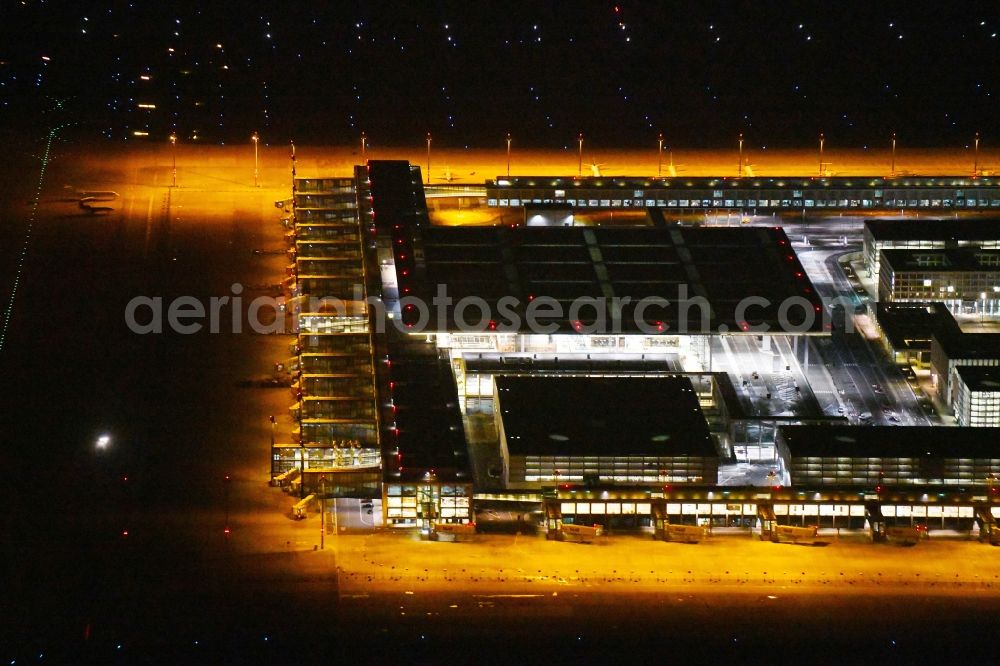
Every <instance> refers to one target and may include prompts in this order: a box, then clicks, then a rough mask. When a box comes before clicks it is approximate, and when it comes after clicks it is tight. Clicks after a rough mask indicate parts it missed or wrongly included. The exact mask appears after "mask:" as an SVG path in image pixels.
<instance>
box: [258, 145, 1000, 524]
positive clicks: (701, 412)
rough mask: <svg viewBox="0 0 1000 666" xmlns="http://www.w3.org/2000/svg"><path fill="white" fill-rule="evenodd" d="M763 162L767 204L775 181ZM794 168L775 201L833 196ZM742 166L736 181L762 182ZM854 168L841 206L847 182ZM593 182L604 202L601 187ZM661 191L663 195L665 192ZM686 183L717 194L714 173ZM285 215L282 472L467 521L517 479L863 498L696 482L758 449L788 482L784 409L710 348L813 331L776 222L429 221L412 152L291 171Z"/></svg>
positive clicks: (388, 514)
mask: <svg viewBox="0 0 1000 666" xmlns="http://www.w3.org/2000/svg"><path fill="white" fill-rule="evenodd" d="M522 180H523V182H522ZM522 180H518V181H517V187H515V183H513V182H512V183H509V184H507V185H504V184H502V183H500V182H499V181H491V182H490V183H489V184H488V187H487V189H488V195H487V196H488V197H493V194H494V193H499V192H500V190H501V189H502V190H503V193H504V195H505V196H504V198H506V204H501V203H500V198H499V196H500V195H499V194H497V197H498V200H497V202H496V205H497V206H498V207H499V206H501V205H506V206H511V205H513V200H514V199H515V198H516V199H518V203H517V205H520V206H525V201H524V198H525V191H526V190H525V188H528V189H530V188H532V187H536V185H537V184H533V183H531V181H530V180H529V179H522ZM986 180H988V179H980V181H977V183H976V184H975V188H979V189H975V190H970V191H974V192H975V193H976V195H977V196H976V198H975V199H972V198H964V199H962V200H961V201H962V203H963V205H967V204H966V203H965V202H966V201H975V202H976V203H975V205H976V206H979V205H980V198H979V195H982V196H983V197H985V198H983V199H982V200H981V201H982V202H984V204H983V205H986V206H987V207H988V206H989V205H990V201H992V199H990V197H992V196H994V195H993V194H992V193H991V190H990V189H989V187H992V184H991V183H987V182H986ZM762 183H763V181H762ZM705 184H706V185H707V184H708V183H707V181H706V183H705ZM609 185H610V181H609ZM746 185H748V183H743V182H740V181H735V182H728V183H727V182H726V181H721V180H720V181H719V182H718V183H715V184H712V185H711V187H716V186H718V187H719V188H721V189H722V190H723V194H722V195H720V196H721V198H722V203H721V204H719V205H722V206H726V205H727V204H726V201H727V196H729V195H730V194H731V195H732V196H733V205H734V206H736V205H737V202H740V201H742V202H744V204H746V203H749V202H750V201H751V198H750V195H749V193H748V192H742V191H741V190H740V188H741V187H744V186H746ZM799 185H800V184H797V183H791V182H789V183H787V187H792V188H796V187H798V186H799ZM814 185H815V183H814ZM842 185H846V183H844V184H842ZM877 185H878V189H879V195H878V197H876V195H875V192H874V188H875V185H870V187H871V188H873V190H872V192H871V193H870V196H871V197H872V201H873V202H874V201H876V200H877V201H880V202H882V203H883V204H885V203H888V202H892V205H896V202H897V197H898V196H903V195H901V194H899V193H898V192H896V191H895V190H894V189H892V188H889V189H885V188H886V186H885V184H883V183H878V184H877ZM939 185H941V184H939V183H936V182H931V181H927V182H924V183H923V184H922V185H921V186H922V187H923V186H926V187H938V186H939ZM767 186H768V188H772V189H775V196H778V197H779V198H778V199H775V201H778V202H779V205H778V207H780V202H781V201H782V199H781V198H780V197H781V196H784V194H783V192H779V191H778V188H783V187H786V184H785V183H782V184H778V183H777V182H774V183H770V182H769V183H768V184H767ZM801 186H802V187H803V191H802V192H799V191H798V190H797V189H793V190H792V191H791V192H789V193H788V196H789V202H790V204H789V205H790V206H791V205H795V206H798V205H801V206H804V207H807V204H806V202H807V201H812V203H813V205H814V206H815V207H817V208H819V207H827V205H826V204H822V205H821V204H819V203H818V202H819V201H820V200H823V201H829V202H834V201H835V202H837V203H836V204H830V205H829V206H830V207H832V206H833V205H839V204H840V203H841V199H840V197H841V196H848V193H847V191H846V190H843V189H840V190H836V193H835V194H834V190H835V189H836V188H834V187H833V185H829V186H828V185H826V184H823V183H820V184H819V185H817V186H816V187H814V189H812V190H810V189H808V188H805V181H803V183H802V184H801ZM820 186H821V187H820ZM838 186H839V185H838ZM544 187H546V188H548V187H552V188H553V192H552V193H551V196H550V197H549V198H550V199H551V201H546V197H545V196H541V197H538V198H539V199H540V201H538V202H535V198H536V197H534V196H532V197H531V198H530V201H531V206H532V207H535V206H540V207H541V209H547V207H549V206H551V207H552V209H559V208H560V207H563V206H571V201H573V200H574V199H575V202H574V203H572V207H579V208H582V207H588V208H589V207H590V202H591V199H590V197H591V193H589V192H585V191H584V189H583V188H585V187H597V188H603V189H607V188H606V187H605V185H603V184H602V183H600V182H596V181H594V182H590V181H589V180H588V179H583V180H579V179H572V180H567V181H565V182H555V183H550V184H547V185H545V186H544ZM561 187H566V188H567V189H568V188H569V187H574V188H577V190H576V192H577V194H576V196H575V197H574V198H570V197H568V196H567V195H566V193H565V192H561V193H559V194H558V195H557V193H556V192H555V190H556V189H561ZM643 187H645V188H646V189H647V190H650V188H651V187H652V186H650V185H644V186H643ZM683 187H684V188H694V185H684V186H683ZM754 187H757V186H756V185H752V184H751V185H750V189H753V188H754ZM759 187H761V189H760V190H754V191H755V192H759V193H758V194H756V195H755V196H754V197H753V199H752V200H755V201H757V203H758V205H759V204H760V202H761V201H762V196H763V194H765V192H764V190H765V189H767V188H765V187H764V185H763V184H761V185H760V186H759ZM827 187H830V188H831V189H823V188H827ZM852 187H853V184H852ZM858 187H859V192H858V194H857V195H858V196H859V197H861V198H859V199H858V201H859V202H860V203H859V207H864V205H863V202H864V201H865V199H864V198H863V197H865V196H869V193H868V192H867V191H861V190H864V188H863V187H861V186H860V185H859V186H858ZM949 187H950V186H949ZM962 187H963V188H964V187H967V186H962ZM490 188H494V189H493V190H490ZM614 188H618V189H620V190H621V192H623V193H624V192H627V191H628V190H629V189H631V194H632V195H633V196H632V197H631V201H632V203H631V204H629V206H633V207H635V206H641V207H653V208H658V207H659V203H658V202H659V201H661V199H660V196H661V193H659V192H655V191H653V190H650V191H649V192H648V193H647V192H645V191H644V192H643V193H642V194H641V195H639V194H636V189H637V183H634V182H631V181H629V182H627V183H618V184H615V185H614ZM727 188H728V189H727ZM817 188H819V189H817ZM515 189H518V196H517V197H513V196H512V193H513V192H514V190H515ZM653 189H655V188H653ZM897 189H898V188H897ZM689 191H690V192H692V194H689V195H688V196H689V197H692V196H694V195H695V194H698V193H697V192H696V191H695V189H691V190H689ZM796 192H798V195H797V196H796ZM819 192H828V193H830V194H829V196H828V197H827V198H825V199H823V198H822V197H821V196H820V195H819ZM771 194H772V193H771V192H770V191H769V190H768V191H767V192H766V195H767V197H768V202H770V201H771V199H770V197H771ZM594 196H596V197H597V204H596V205H595V206H596V207H598V208H604V207H605V206H604V204H603V201H604V200H603V199H602V198H601V196H603V195H601V194H600V193H597V192H596V191H595V193H594ZM609 196H610V195H609ZM662 196H663V197H664V198H663V199H662V201H663V202H664V207H665V208H670V207H671V206H670V202H671V201H672V200H673V199H672V198H671V197H674V196H677V197H679V196H680V195H679V194H678V193H671V192H666V191H664V192H663V193H662ZM647 197H651V198H647ZM851 197H853V195H850V196H848V198H847V199H845V201H847V204H845V205H847V206H850V205H851V204H850V202H851V201H853V198H851ZM952 197H954V194H953V195H952ZM800 199H801V200H800ZM637 200H638V201H639V202H640V204H636V203H635V202H636V201H637ZM693 200H694V199H692V198H688V199H687V201H688V204H689V205H690V203H691V201H693ZM705 200H709V201H711V204H712V205H716V204H715V192H714V191H712V192H711V194H709V195H707V196H706V197H702V203H703V204H704V201H705ZM582 201H586V203H585V204H581V202H582ZM608 201H609V203H608V204H607V207H608V208H614V207H616V206H615V204H613V203H610V202H612V201H614V199H609V200H608ZM621 201H622V202H623V203H622V204H621V205H622V207H625V204H624V201H625V198H622V199H621ZM648 201H652V202H653V203H652V204H648ZM679 201H680V199H678V204H679ZM907 201H909V199H907ZM917 201H918V202H919V201H920V200H919V199H918V200H917ZM942 201H943V200H942ZM951 201H955V199H954V198H952V199H951ZM997 201H998V206H1000V194H997ZM647 204H648V205H647ZM942 205H943V204H942ZM572 207H571V210H572V209H573V208H572ZM678 207H679V206H678ZM526 210H527V207H526ZM291 218H292V221H291V225H292V229H291V230H290V233H289V241H290V243H291V244H292V246H293V250H292V252H291V254H290V256H291V258H292V264H290V266H289V271H288V279H287V280H286V283H285V287H286V297H287V299H288V300H287V302H288V304H289V308H288V309H289V316H290V317H291V318H292V320H293V322H294V325H295V326H296V331H297V343H296V346H295V349H294V350H293V351H294V352H295V353H296V356H297V369H296V374H295V383H294V385H293V387H292V391H293V396H294V404H293V405H292V407H291V412H290V413H291V415H292V417H293V419H295V422H296V428H295V429H294V431H293V436H292V441H291V442H287V443H282V442H276V443H275V444H274V447H273V452H272V453H273V455H272V459H273V462H272V476H274V477H280V476H282V475H290V476H295V475H296V470H297V474H298V475H299V476H300V477H301V479H300V481H299V483H300V484H301V493H303V494H305V493H319V494H321V495H323V496H326V497H338V496H339V497H371V498H376V499H378V498H380V499H381V500H382V510H383V519H384V524H385V525H387V526H399V527H420V528H422V529H425V530H434V529H436V527H435V526H436V525H441V524H447V523H469V522H471V521H473V520H474V518H475V513H474V506H473V503H474V493H475V492H477V491H479V492H480V493H481V495H480V497H481V500H480V501H484V499H490V498H492V499H495V500H505V498H506V499H510V498H512V497H517V498H520V500H522V501H527V502H534V503H538V504H540V505H542V506H543V507H544V511H545V512H546V516H547V519H548V520H549V521H550V522H549V523H548V524H549V525H550V528H551V527H552V526H553V525H555V526H556V529H558V526H559V525H561V524H563V522H566V523H567V524H572V523H573V522H580V521H588V520H598V521H600V520H602V518H595V517H596V516H604V517H607V516H620V518H616V519H615V520H618V521H620V522H622V524H627V525H634V526H641V525H652V524H653V523H654V522H656V520H659V521H660V522H661V523H663V522H664V521H667V520H674V521H676V522H689V521H693V522H695V523H699V521H702V520H707V521H708V524H714V523H715V521H716V520H718V521H720V522H719V524H729V523H738V524H740V525H746V524H749V523H753V524H758V523H759V522H761V521H763V522H768V521H770V523H774V522H775V521H777V522H778V523H780V522H781V521H782V520H788V519H790V518H791V517H793V516H794V518H795V520H798V519H799V518H801V519H802V520H805V519H806V517H808V516H812V515H820V516H822V515H827V513H826V512H828V511H833V512H834V513H833V514H829V515H831V516H836V515H841V514H840V513H839V512H840V511H841V510H843V511H845V513H844V514H843V515H844V516H845V517H846V518H852V519H853V518H858V517H859V514H858V511H860V512H861V514H860V519H861V520H864V519H865V518H864V508H863V507H864V502H865V498H864V497H862V496H861V495H860V494H859V495H857V496H856V497H854V496H852V497H854V499H847V496H846V495H845V496H844V497H841V495H837V493H839V492H840V491H834V490H823V491H822V497H819V496H817V498H814V499H809V500H804V501H799V500H802V498H799V497H797V496H792V495H789V496H788V497H785V495H783V494H782V493H779V492H777V491H774V490H772V491H769V492H767V493H761V492H759V491H758V493H757V495H754V494H753V493H749V494H748V493H747V492H743V491H737V490H733V489H722V488H720V487H718V470H719V467H720V465H721V464H722V463H724V462H725V463H731V462H736V461H740V460H742V461H748V462H754V461H764V462H766V463H768V464H772V463H773V465H774V467H775V480H776V483H780V480H781V479H782V478H783V477H782V474H784V473H785V472H786V471H788V470H791V471H792V475H793V476H792V482H793V483H795V484H798V483H799V482H798V481H797V480H796V479H795V476H794V474H795V473H794V465H795V458H794V457H788V456H784V457H783V456H782V453H781V452H782V449H781V447H782V446H783V445H787V442H785V443H784V444H782V442H781V441H780V436H781V435H780V433H781V432H782V431H783V427H784V426H786V425H789V424H795V423H802V422H803V421H802V420H801V419H796V418H791V417H787V418H784V419H780V418H779V419H774V418H771V417H767V418H764V417H762V416H760V415H756V416H755V415H751V414H748V413H747V412H746V410H744V409H742V408H741V405H740V400H739V399H737V398H735V397H734V396H735V394H736V392H735V391H734V389H733V387H732V384H731V383H730V382H729V379H728V377H727V376H726V375H725V374H724V373H718V372H715V368H714V361H713V358H712V353H713V352H712V349H713V344H712V343H713V341H718V340H720V339H724V338H734V339H735V338H741V337H743V338H746V339H767V338H769V337H773V338H776V339H778V338H780V339H786V340H790V341H792V342H794V341H795V340H796V339H797V338H799V337H801V336H826V335H829V333H830V328H829V324H828V323H827V322H825V321H823V318H822V316H821V314H822V310H823V308H822V302H821V300H820V298H819V296H818V294H817V293H816V292H815V290H814V288H813V285H812V284H811V283H810V281H809V278H808V277H807V276H806V274H805V271H804V269H803V267H802V264H801V263H800V262H799V259H798V257H797V256H796V254H795V252H794V251H793V250H792V249H791V244H790V243H789V240H788V238H787V236H786V235H785V234H784V232H783V231H782V230H781V229H780V228H778V227H759V226H754V227H744V226H738V227H733V228H718V227H706V228H696V227H681V226H673V225H670V226H668V225H666V224H665V223H664V224H659V225H657V224H656V223H655V222H656V221H655V220H654V224H653V225H652V226H649V227H602V226H593V227H561V226H549V225H546V226H536V225H527V224H520V225H514V226H510V225H504V226H490V227H475V228H472V227H455V228H449V227H438V226H434V225H432V224H431V223H430V219H429V215H428V211H427V205H426V200H425V198H424V189H423V185H422V183H421V176H420V171H419V169H417V168H414V167H412V166H410V165H409V164H408V163H406V162H390V161H382V162H378V161H374V162H369V163H368V164H367V165H366V166H363V167H358V168H357V169H356V172H355V177H354V178H353V179H304V178H299V179H296V180H295V192H294V196H293V200H292V216H291ZM442 290H444V291H443V293H442ZM436 299H437V300H436ZM789 304H791V305H789ZM539 315H541V317H540V318H539ZM539 323H541V324H542V326H543V327H544V328H539V326H538V324H539ZM788 346H789V347H791V346H792V344H791V342H790V343H789V344H788ZM932 356H933V353H932ZM789 390H791V387H789ZM768 397H769V398H770V395H768ZM484 423H485V424H489V426H490V427H492V428H493V429H494V430H493V433H494V434H493V437H494V441H496V442H497V444H496V446H497V447H498V449H499V454H498V458H499V463H498V464H497V465H496V467H495V468H494V467H492V466H491V465H489V464H486V465H483V464H482V460H480V458H481V454H480V453H479V450H480V447H478V445H477V446H476V447H470V444H469V441H470V440H469V436H470V433H473V431H474V430H476V428H478V427H479V426H480V425H482V424H484ZM623 426H627V427H623ZM819 429H821V430H822V429H823V428H819ZM900 430H902V429H900ZM977 430H981V429H977ZM768 433H769V434H768ZM480 434H482V433H480ZM473 448H474V449H475V451H476V452H477V453H476V455H474V456H470V451H472V450H473ZM807 457H808V456H807ZM977 464H978V463H977ZM990 464H992V463H990ZM786 468H787V469H786ZM977 469H978V468H977ZM990 469H992V468H990ZM824 473H825V472H824ZM804 478H807V479H808V478H811V477H804ZM825 478H826V477H824V476H820V477H819V479H820V480H819V481H817V483H820V481H823V479H825ZM852 478H853V477H852ZM859 478H860V477H859ZM920 478H923V477H920ZM935 478H936V477H935ZM956 478H964V477H956ZM865 479H866V482H867V480H868V479H867V477H865ZM484 481H485V482H486V483H485V484H483V482H484ZM810 483H811V482H810ZM822 485H829V484H825V483H824V484H822ZM487 487H488V488H489V490H488V492H487V494H485V495H483V494H482V490H480V488H482V489H486V488H487ZM716 488H718V490H714V489H716ZM717 493H718V494H717ZM733 493H735V495H733ZM723 494H725V495H731V500H730V501H727V500H726V499H724V498H723V497H722V496H723ZM765 494H766V495H767V497H766V498H765V497H764V495H765ZM737 495H739V497H737ZM956 497H957V496H956ZM963 497H964V496H963ZM838 498H839V499H838ZM908 501H909V500H908ZM914 501H919V500H914ZM948 501H951V500H948ZM955 501H963V502H965V501H967V500H966V499H960V498H959V499H955ZM796 502H798V503H796ZM968 502H969V507H971V506H972V505H971V500H968ZM824 503H829V504H830V506H835V507H838V508H833V509H829V508H823V507H824V506H825V504H824ZM792 505H795V506H796V507H799V508H795V509H794V510H793V508H792ZM963 506H965V505H964V504H963ZM813 507H814V508H815V513H814V508H813ZM852 507H853V508H852ZM857 507H862V508H860V509H859V508H857ZM584 509H585V511H584ZM968 510H969V511H971V510H972V509H971V508H969V509H968ZM962 511H966V509H962ZM616 512H617V513H616ZM963 515H964V514H963ZM656 516H660V518H659V519H657V518H656ZM776 516H777V517H776ZM846 518H845V520H846ZM553 521H554V522H553Z"/></svg>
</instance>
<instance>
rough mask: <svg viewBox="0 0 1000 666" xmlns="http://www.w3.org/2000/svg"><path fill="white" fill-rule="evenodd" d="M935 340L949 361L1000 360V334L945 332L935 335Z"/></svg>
mask: <svg viewBox="0 0 1000 666" xmlns="http://www.w3.org/2000/svg"><path fill="white" fill-rule="evenodd" d="M934 339H935V340H937V342H938V344H939V345H941V350H942V351H944V354H945V356H947V357H948V358H949V359H961V358H965V359H969V358H977V359H986V358H996V359H1000V333H965V332H964V331H957V332H955V331H951V330H949V331H944V332H940V333H935V335H934Z"/></svg>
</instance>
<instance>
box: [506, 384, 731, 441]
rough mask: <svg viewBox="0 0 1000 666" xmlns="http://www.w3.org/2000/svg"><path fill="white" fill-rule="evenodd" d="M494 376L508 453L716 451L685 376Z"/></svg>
mask: <svg viewBox="0 0 1000 666" xmlns="http://www.w3.org/2000/svg"><path fill="white" fill-rule="evenodd" d="M495 381H496V390H497V396H498V397H499V401H498V404H497V415H498V417H499V418H500V419H502V421H503V427H504V432H505V434H506V439H507V449H508V450H509V451H510V453H511V454H512V455H543V456H555V455H561V456H629V455H631V456H635V455H642V456H704V457H716V456H717V455H718V453H717V452H716V448H715V444H714V442H713V440H712V437H711V435H710V434H709V432H708V425H707V424H706V423H705V416H704V414H703V413H702V411H701V407H699V405H698V396H697V394H696V393H695V391H694V389H693V388H692V385H691V380H689V379H688V378H687V377H656V378H637V377H615V378H595V377H506V376H498V377H496V378H495Z"/></svg>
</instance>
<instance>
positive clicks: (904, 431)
mask: <svg viewBox="0 0 1000 666" xmlns="http://www.w3.org/2000/svg"><path fill="white" fill-rule="evenodd" d="M778 437H779V439H780V440H781V441H782V442H783V443H784V445H785V446H787V447H788V451H789V453H790V454H791V456H792V457H793V458H804V457H845V458H882V457H886V458H1000V447H998V445H997V443H998V442H1000V428H949V427H944V426H936V427H935V426H912V427H909V426H907V427H902V426H781V427H779V428H778Z"/></svg>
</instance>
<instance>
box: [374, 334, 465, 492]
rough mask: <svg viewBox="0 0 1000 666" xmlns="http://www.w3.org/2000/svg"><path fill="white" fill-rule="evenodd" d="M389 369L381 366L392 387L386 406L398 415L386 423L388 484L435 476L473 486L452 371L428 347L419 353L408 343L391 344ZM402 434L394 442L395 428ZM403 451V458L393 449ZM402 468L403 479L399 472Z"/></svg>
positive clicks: (384, 398) (390, 415)
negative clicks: (393, 425) (432, 474)
mask: <svg viewBox="0 0 1000 666" xmlns="http://www.w3.org/2000/svg"><path fill="white" fill-rule="evenodd" d="M387 349H388V352H389V360H390V362H389V363H388V364H386V363H384V362H380V363H377V364H376V368H377V370H378V372H379V374H381V375H383V376H384V378H385V379H386V380H387V381H385V382H384V383H383V386H385V385H388V386H389V392H388V394H387V395H383V396H382V400H381V401H382V402H383V403H384V404H388V403H389V402H390V400H391V404H392V409H391V410H386V411H384V412H383V413H384V414H385V416H384V417H383V418H384V419H385V421H386V423H384V424H383V425H384V426H385V427H384V428H383V432H388V433H389V434H388V435H385V436H384V441H383V449H384V451H383V453H384V455H385V470H384V472H385V479H386V481H398V480H414V479H420V478H423V476H424V474H425V473H426V472H428V471H429V470H434V473H435V475H436V478H437V479H438V480H440V481H450V480H457V481H464V482H469V481H471V480H472V479H471V477H470V476H469V475H468V469H469V465H468V453H467V448H466V443H465V430H464V428H463V426H462V414H461V412H460V410H459V405H458V393H457V389H456V388H455V380H454V378H453V377H452V374H451V366H450V365H449V363H448V361H447V359H444V360H442V359H440V358H438V357H437V354H436V353H434V349H433V348H432V347H431V348H430V349H428V345H426V344H425V345H422V348H417V347H415V346H412V345H407V344H406V343H405V341H389V343H388V345H387ZM393 421H394V422H395V424H396V428H397V429H398V430H397V431H396V432H395V433H394V436H393V431H392V430H391V425H392V422H393ZM396 447H398V449H399V456H396V455H395V454H394V452H393V449H394V448H396ZM400 467H401V468H402V473H401V474H400V475H399V476H395V472H397V471H399V468H400Z"/></svg>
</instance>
